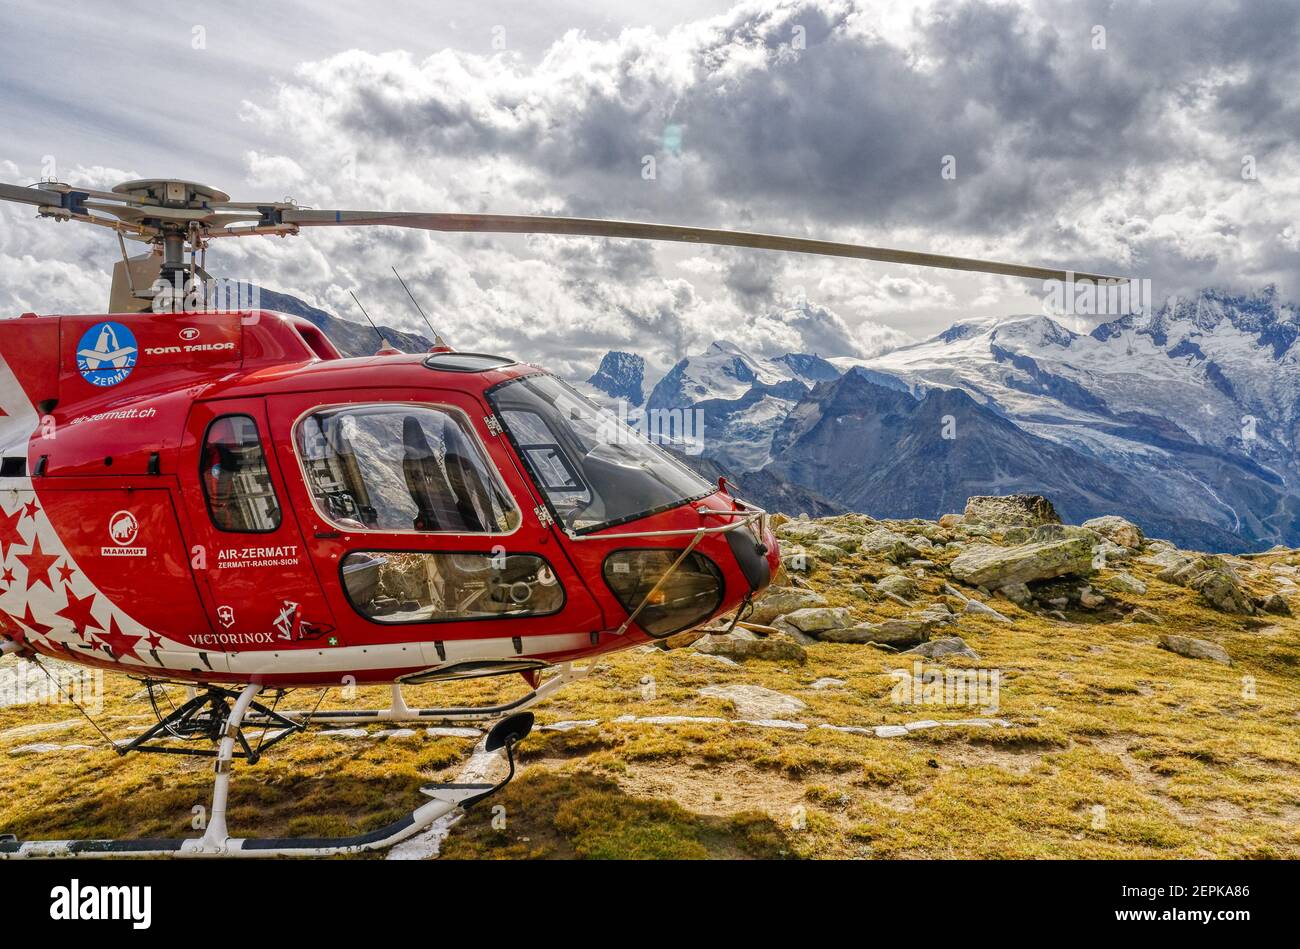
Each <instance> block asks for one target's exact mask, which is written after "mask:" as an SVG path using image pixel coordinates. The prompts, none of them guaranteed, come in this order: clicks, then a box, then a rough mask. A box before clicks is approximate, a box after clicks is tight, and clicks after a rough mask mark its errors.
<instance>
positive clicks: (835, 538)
mask: <svg viewBox="0 0 1300 949" xmlns="http://www.w3.org/2000/svg"><path fill="white" fill-rule="evenodd" d="M821 543H823V544H827V545H829V546H831V547H838V548H839V549H840V550H841V551H843V552H844V553H846V554H851V553H853V552H855V551H856V550H857V549H858V547H859V546H860V545H861V544H862V540H861V538H859V537H857V536H855V535H853V534H844V533H840V532H838V531H832V532H831V533H829V534H824V535H823V536H822V538H821Z"/></svg>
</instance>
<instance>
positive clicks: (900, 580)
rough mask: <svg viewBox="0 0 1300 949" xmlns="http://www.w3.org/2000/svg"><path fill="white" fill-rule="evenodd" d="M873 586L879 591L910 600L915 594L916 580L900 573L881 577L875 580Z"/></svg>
mask: <svg viewBox="0 0 1300 949" xmlns="http://www.w3.org/2000/svg"><path fill="white" fill-rule="evenodd" d="M875 586H876V590H877V591H879V592H880V593H885V594H888V595H892V596H897V597H902V598H903V599H904V600H910V599H912V597H914V596H916V581H914V580H913V579H912V578H911V577H909V576H907V575H905V574H902V573H894V574H890V575H889V576H887V577H882V578H881V579H879V580H877V581H876V584H875Z"/></svg>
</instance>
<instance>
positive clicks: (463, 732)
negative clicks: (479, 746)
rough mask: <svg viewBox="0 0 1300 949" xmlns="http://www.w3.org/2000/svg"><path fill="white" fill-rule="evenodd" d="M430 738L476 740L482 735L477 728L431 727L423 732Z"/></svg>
mask: <svg viewBox="0 0 1300 949" xmlns="http://www.w3.org/2000/svg"><path fill="white" fill-rule="evenodd" d="M424 733H425V734H426V735H428V736H429V737H430V738H478V737H479V736H480V735H482V734H483V733H482V732H481V731H479V730H478V729H477V728H464V727H458V726H456V725H432V726H430V727H428V728H426V729H425V730H424Z"/></svg>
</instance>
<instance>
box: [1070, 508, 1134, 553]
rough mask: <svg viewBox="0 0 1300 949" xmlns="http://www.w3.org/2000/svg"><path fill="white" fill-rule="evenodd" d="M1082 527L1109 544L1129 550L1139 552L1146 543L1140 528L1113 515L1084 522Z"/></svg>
mask: <svg viewBox="0 0 1300 949" xmlns="http://www.w3.org/2000/svg"><path fill="white" fill-rule="evenodd" d="M1083 526H1084V527H1087V528H1089V529H1090V530H1094V531H1096V532H1097V533H1098V534H1100V535H1101V536H1102V537H1105V538H1106V539H1107V540H1109V541H1110V542H1111V543H1114V544H1118V545H1119V546H1121V547H1126V548H1128V549H1129V550H1141V549H1142V544H1143V543H1145V542H1146V536H1145V535H1144V534H1143V533H1142V528H1140V527H1138V526H1137V525H1136V524H1134V523H1133V522H1132V521H1126V520H1125V519H1124V518H1122V517H1119V516H1118V515H1115V514H1107V515H1106V516H1105V517H1094V518H1092V520H1088V521H1084V522H1083Z"/></svg>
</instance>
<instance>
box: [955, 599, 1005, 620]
mask: <svg viewBox="0 0 1300 949" xmlns="http://www.w3.org/2000/svg"><path fill="white" fill-rule="evenodd" d="M962 609H963V611H964V612H967V613H972V614H974V615H975V616H987V617H988V618H989V619H992V620H997V621H998V622H999V623H1011V622H1014V621H1013V620H1011V619H1008V618H1007V617H1005V616H1003V615H1002V614H1001V613H999V612H998V611H997V610H995V609H994V608H993V607H991V606H986V605H985V604H983V603H981V602H980V601H979V600H967V601H966V605H965V606H964V607H962Z"/></svg>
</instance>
